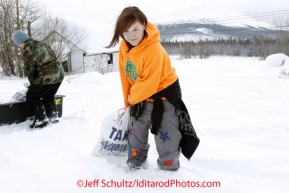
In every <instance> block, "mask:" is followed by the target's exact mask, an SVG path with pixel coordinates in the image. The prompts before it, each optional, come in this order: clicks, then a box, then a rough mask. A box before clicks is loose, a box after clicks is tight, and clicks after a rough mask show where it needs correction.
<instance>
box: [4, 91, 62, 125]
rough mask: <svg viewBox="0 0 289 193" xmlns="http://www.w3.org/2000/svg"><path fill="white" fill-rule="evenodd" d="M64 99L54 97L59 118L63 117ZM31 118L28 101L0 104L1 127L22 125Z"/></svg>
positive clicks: (57, 96) (59, 96)
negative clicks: (15, 124)
mask: <svg viewBox="0 0 289 193" xmlns="http://www.w3.org/2000/svg"><path fill="white" fill-rule="evenodd" d="M63 97H65V95H55V97H54V99H55V104H56V110H57V111H58V117H62V105H63ZM30 117H32V114H31V112H30V109H29V107H28V104H27V103H26V101H24V102H16V103H3V104H0V126H1V125H10V124H13V123H21V122H23V121H26V120H27V119H29V118H30Z"/></svg>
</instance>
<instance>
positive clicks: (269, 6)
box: [37, 0, 289, 22]
mask: <svg viewBox="0 0 289 193" xmlns="http://www.w3.org/2000/svg"><path fill="white" fill-rule="evenodd" d="M37 1H38V2H43V3H44V4H45V5H46V7H47V8H48V10H50V11H53V12H54V13H56V14H59V15H61V16H66V17H83V18H97V19H102V20H103V21H109V22H111V21H113V22H114V21H115V19H116V17H117V15H118V14H119V13H120V12H121V10H122V9H123V8H124V7H126V6H133V5H135V6H138V7H139V8H140V9H141V10H143V12H145V14H146V15H147V16H148V18H157V17H161V16H166V15H167V14H170V13H171V12H174V11H178V10H180V9H184V8H187V7H194V6H215V7H218V8H222V7H224V8H232V10H234V11H236V14H255V13H263V12H270V11H278V10H286V9H287V10H289V1H288V0H266V1H264V0H262V1H261V0H240V1H236V0H201V1H192V0H37ZM228 16H230V15H228ZM100 17H101V18H100Z"/></svg>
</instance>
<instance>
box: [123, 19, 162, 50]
mask: <svg viewBox="0 0 289 193" xmlns="http://www.w3.org/2000/svg"><path fill="white" fill-rule="evenodd" d="M159 40H160V31H159V30H158V28H157V27H156V26H155V25H154V24H152V23H149V22H148V23H147V25H146V28H145V36H144V39H143V40H142V41H141V42H140V43H139V45H137V46H134V47H132V48H130V47H129V46H128V45H129V43H128V42H127V41H125V40H124V39H122V41H121V46H123V47H125V48H126V50H130V51H133V52H139V51H141V50H143V49H144V48H146V47H147V46H148V45H150V44H152V43H155V42H159Z"/></svg>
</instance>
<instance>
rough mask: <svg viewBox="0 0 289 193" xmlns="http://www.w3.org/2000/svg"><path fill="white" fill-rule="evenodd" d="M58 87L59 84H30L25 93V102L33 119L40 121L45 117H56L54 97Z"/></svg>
mask: <svg viewBox="0 0 289 193" xmlns="http://www.w3.org/2000/svg"><path fill="white" fill-rule="evenodd" d="M60 85H61V83H56V84H48V85H36V84H30V86H29V87H28V91H27V93H26V101H27V103H28V105H29V108H30V111H31V114H32V115H33V116H34V117H35V119H37V120H40V121H42V120H44V119H46V118H47V117H48V118H52V117H54V116H57V112H56V105H55V100H54V96H55V94H56V93H57V91H58V89H59V87H60Z"/></svg>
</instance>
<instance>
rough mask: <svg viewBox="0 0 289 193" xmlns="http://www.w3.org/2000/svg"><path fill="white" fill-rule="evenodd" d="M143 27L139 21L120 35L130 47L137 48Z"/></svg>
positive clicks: (142, 34) (142, 33)
mask: <svg viewBox="0 0 289 193" xmlns="http://www.w3.org/2000/svg"><path fill="white" fill-rule="evenodd" d="M144 29H145V26H144V25H143V24H141V23H140V22H139V21H137V22H135V23H134V24H132V25H131V26H130V27H129V28H128V29H127V30H125V31H124V32H123V33H122V35H123V37H124V39H125V40H126V41H127V42H129V43H130V44H131V45H132V46H137V45H138V44H139V43H140V42H141V41H142V39H143V36H144Z"/></svg>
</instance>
